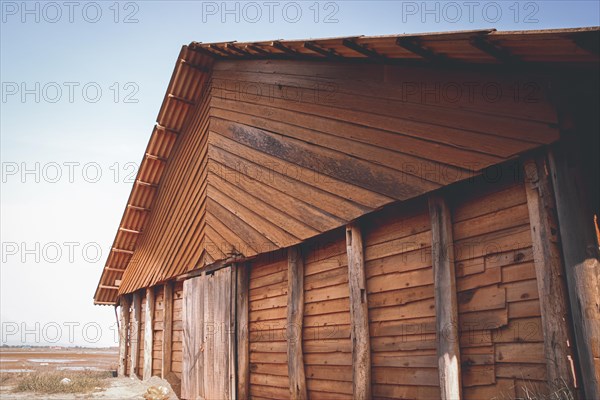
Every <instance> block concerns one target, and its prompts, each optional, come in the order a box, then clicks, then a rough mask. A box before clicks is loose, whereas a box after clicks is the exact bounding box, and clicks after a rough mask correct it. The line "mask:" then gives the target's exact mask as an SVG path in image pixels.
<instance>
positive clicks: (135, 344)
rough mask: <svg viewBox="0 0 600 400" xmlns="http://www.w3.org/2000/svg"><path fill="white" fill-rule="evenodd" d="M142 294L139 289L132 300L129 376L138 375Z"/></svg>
mask: <svg viewBox="0 0 600 400" xmlns="http://www.w3.org/2000/svg"><path fill="white" fill-rule="evenodd" d="M141 308H142V296H141V295H140V292H139V291H137V292H135V293H133V299H132V301H131V314H132V315H131V332H130V334H129V376H130V377H132V378H133V377H135V376H137V375H136V374H137V370H138V359H139V357H140V321H141V320H142V310H141Z"/></svg>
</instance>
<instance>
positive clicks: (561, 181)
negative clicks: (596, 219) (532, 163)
mask: <svg viewBox="0 0 600 400" xmlns="http://www.w3.org/2000/svg"><path fill="white" fill-rule="evenodd" d="M565 137H568V136H566V135H565ZM571 139H572V138H571ZM571 146H572V143H568V142H559V143H558V144H557V145H556V146H554V147H553V148H552V149H551V150H550V152H549V154H548V158H549V165H550V176H551V177H552V183H553V188H554V196H555V201H556V211H557V215H558V223H559V229H560V238H561V245H562V253H563V260H564V263H565V264H564V265H565V275H566V278H567V288H568V292H569V301H570V309H571V318H572V320H573V333H574V336H575V348H576V349H577V354H578V362H579V366H580V368H579V369H580V370H581V381H582V385H581V386H582V387H583V392H584V394H585V395H584V396H583V397H584V398H585V399H598V398H600V261H599V260H600V257H599V251H598V242H597V237H596V232H595V226H594V223H593V212H591V208H592V207H591V204H590V202H589V199H588V197H587V196H586V195H585V190H586V187H585V185H586V182H585V180H584V179H583V173H582V168H583V166H582V164H581V155H580V154H579V153H578V152H577V148H572V147H571Z"/></svg>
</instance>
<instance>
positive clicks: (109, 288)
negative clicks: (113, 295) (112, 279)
mask: <svg viewBox="0 0 600 400" xmlns="http://www.w3.org/2000/svg"><path fill="white" fill-rule="evenodd" d="M98 287H99V288H100V289H107V290H119V287H118V286H112V285H98Z"/></svg>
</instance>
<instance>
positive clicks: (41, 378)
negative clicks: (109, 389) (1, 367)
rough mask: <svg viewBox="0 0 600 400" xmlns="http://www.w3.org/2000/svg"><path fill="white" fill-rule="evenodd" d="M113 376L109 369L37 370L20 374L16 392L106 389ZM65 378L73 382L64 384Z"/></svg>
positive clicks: (75, 391) (50, 392)
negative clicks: (108, 380) (109, 379)
mask: <svg viewBox="0 0 600 400" xmlns="http://www.w3.org/2000/svg"><path fill="white" fill-rule="evenodd" d="M110 377H112V373H111V372H108V371H73V372H64V371H63V372H58V371H35V372H29V373H24V374H22V375H20V376H19V377H18V378H17V379H16V382H15V388H14V391H15V392H36V393H45V394H53V393H90V392H93V391H96V390H98V389H99V388H101V389H104V388H105V387H106V386H107V381H106V380H107V378H110ZM63 378H69V379H70V380H71V383H69V384H62V383H61V380H62V379H63Z"/></svg>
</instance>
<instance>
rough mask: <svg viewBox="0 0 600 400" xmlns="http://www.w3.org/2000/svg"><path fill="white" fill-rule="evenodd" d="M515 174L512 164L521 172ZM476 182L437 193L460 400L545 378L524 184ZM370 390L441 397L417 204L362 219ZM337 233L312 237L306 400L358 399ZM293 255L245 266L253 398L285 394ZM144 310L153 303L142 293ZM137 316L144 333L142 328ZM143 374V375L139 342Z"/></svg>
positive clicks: (427, 240) (423, 222)
mask: <svg viewBox="0 0 600 400" xmlns="http://www.w3.org/2000/svg"><path fill="white" fill-rule="evenodd" d="M518 170H519V167H518V166H517V167H514V168H513V172H514V171H518ZM503 174H504V177H503V178H502V179H500V180H496V179H493V180H490V179H487V180H486V179H482V178H477V179H472V180H470V181H467V182H463V183H461V184H459V185H457V186H454V187H452V188H449V189H448V190H444V191H442V192H440V194H439V195H441V196H443V197H444V198H445V199H446V200H447V201H448V204H449V206H450V211H451V218H452V234H453V237H454V247H455V248H454V254H455V260H454V263H455V273H456V287H457V300H458V329H459V335H460V336H459V345H460V357H461V373H462V382H461V383H462V389H463V397H464V398H465V399H481V398H490V397H493V396H499V395H506V396H509V397H510V398H515V397H518V396H524V394H525V390H532V389H533V390H537V388H538V387H540V388H542V390H544V388H543V386H544V384H545V381H546V379H547V373H546V360H545V358H544V338H543V335H544V333H543V330H542V321H541V314H540V302H539V294H538V286H537V281H536V273H535V268H534V257H535V256H536V253H535V249H534V248H533V247H532V238H531V230H530V226H529V214H528V207H527V198H526V193H525V187H524V184H523V183H522V182H521V178H520V177H515V176H512V175H511V176H509V175H507V174H508V172H507V170H506V169H505V170H503ZM360 227H361V231H362V235H363V240H364V257H365V273H366V278H367V301H368V307H369V313H368V314H369V321H370V345H371V374H372V380H371V383H372V394H373V398H378V399H394V398H396V399H398V398H414V399H437V398H439V397H440V389H439V378H438V362H437V361H438V360H437V355H436V349H437V348H436V346H437V344H436V310H435V298H434V280H433V279H434V276H433V269H432V250H431V240H432V233H431V222H430V215H429V211H428V207H427V199H426V198H425V197H420V198H417V199H414V200H411V201H410V202H405V203H402V204H399V205H396V206H393V207H386V208H385V209H383V210H381V211H379V212H378V213H376V214H374V215H372V216H370V217H368V218H365V219H363V220H362V221H361V222H360ZM344 233H345V232H344V230H341V229H337V230H334V231H332V232H330V233H328V234H325V235H321V236H319V237H318V238H316V239H314V240H311V241H308V242H306V243H305V244H304V245H303V247H302V253H303V257H304V265H305V268H304V271H305V272H304V320H303V342H302V345H303V356H304V363H305V373H306V383H307V388H308V394H309V398H318V399H333V398H335V399H341V398H348V399H349V398H352V395H353V393H352V344H351V340H350V312H349V311H350V310H349V287H348V267H347V254H346V238H345V234H344ZM182 289H183V284H182V282H177V283H176V284H175V291H174V296H173V297H174V299H173V310H174V311H173V345H172V347H173V351H172V369H173V371H174V373H175V375H176V376H177V377H180V378H181V370H182V301H183V300H182ZM287 292H288V260H287V253H286V252H282V251H276V252H272V253H269V254H266V255H263V256H260V257H259V258H257V259H256V260H254V261H253V262H251V263H250V269H249V306H248V308H249V316H248V318H249V331H250V335H249V353H250V354H249V364H250V365H249V367H250V389H249V392H250V397H252V398H256V399H280V398H288V397H289V378H288V368H287V363H288V359H287V341H286V324H287V319H286V318H287V298H288V296H287V294H288V293H287ZM141 298H142V300H141V302H142V304H141V308H142V309H144V308H145V301H146V296H144V293H141ZM163 299H164V295H163V292H162V287H160V288H157V289H156V303H155V313H154V318H155V321H156V322H155V330H154V336H155V342H154V363H153V366H154V368H153V375H160V372H161V371H160V350H161V347H160V346H161V341H160V337H161V334H162V331H161V329H162V326H161V323H162V322H161V321H162V315H161V311H162V310H163V308H164V305H163V304H162V302H163ZM145 320H146V318H145V315H144V313H141V326H140V330H141V332H143V331H144V327H145ZM139 344H140V351H139V355H140V356H139V360H138V365H139V368H138V374H139V376H142V375H143V365H144V363H143V353H144V342H143V340H140V342H139Z"/></svg>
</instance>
